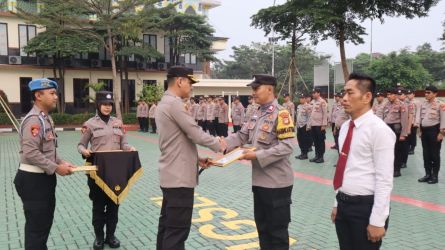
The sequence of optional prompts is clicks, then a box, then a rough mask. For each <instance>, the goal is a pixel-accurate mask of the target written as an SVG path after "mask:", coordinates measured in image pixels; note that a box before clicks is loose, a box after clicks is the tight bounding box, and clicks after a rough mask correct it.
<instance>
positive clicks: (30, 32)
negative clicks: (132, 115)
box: [0, 0, 224, 116]
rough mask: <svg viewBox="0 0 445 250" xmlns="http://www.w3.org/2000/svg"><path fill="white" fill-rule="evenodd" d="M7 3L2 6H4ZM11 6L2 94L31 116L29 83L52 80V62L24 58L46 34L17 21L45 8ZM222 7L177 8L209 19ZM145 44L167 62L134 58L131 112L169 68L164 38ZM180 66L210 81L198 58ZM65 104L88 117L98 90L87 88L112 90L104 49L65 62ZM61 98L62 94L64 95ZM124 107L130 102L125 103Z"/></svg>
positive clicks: (3, 41) (2, 44)
mask: <svg viewBox="0 0 445 250" xmlns="http://www.w3.org/2000/svg"><path fill="white" fill-rule="evenodd" d="M1 2H2V1H0V3H1ZM3 2H6V4H4V5H1V6H0V89H2V90H3V91H4V92H5V93H6V95H7V96H8V99H9V102H10V104H11V107H12V110H13V112H14V114H15V115H17V116H20V115H23V114H25V113H27V112H28V111H29V109H30V107H31V96H30V93H29V91H28V83H29V82H30V81H31V80H32V79H35V78H42V77H47V78H53V76H54V75H53V67H52V64H53V62H52V58H48V57H42V58H40V57H36V56H35V55H30V54H27V53H25V52H24V50H23V48H24V47H25V46H26V45H27V43H28V41H29V40H31V39H32V38H33V37H35V36H36V35H37V34H38V33H39V32H41V31H43V30H44V29H41V28H39V27H38V26H37V25H33V24H29V23H27V22H26V21H25V20H23V19H21V18H19V17H18V16H17V15H15V12H16V9H17V8H18V7H19V8H21V9H26V10H30V11H35V12H38V11H40V9H41V8H42V5H41V4H40V3H39V2H38V1H32V0H6V1H5V0H3ZM169 2H172V1H169V0H164V1H159V3H158V5H159V6H164V5H167V4H168V3H169ZM219 5H220V2H219V1H215V0H183V1H182V2H181V3H180V4H178V5H177V6H176V8H177V10H178V11H179V12H186V13H195V14H199V15H208V12H209V10H210V9H211V8H214V7H217V6H219ZM141 38H142V40H143V42H144V43H146V44H149V45H151V46H153V47H154V48H156V49H157V51H158V52H160V53H162V54H164V55H165V58H162V59H152V60H147V61H145V62H141V61H138V60H135V58H130V59H129V62H128V69H129V70H128V71H129V74H128V79H129V81H128V85H127V86H126V87H125V88H123V90H124V91H125V90H127V91H128V94H123V95H122V96H123V97H127V98H128V100H129V103H130V106H131V107H134V106H135V103H134V100H136V99H137V94H138V93H139V92H140V91H141V90H142V88H143V85H144V84H163V82H164V79H165V75H166V70H167V68H168V67H169V43H168V39H166V38H165V37H164V36H163V35H162V34H156V33H144V34H141ZM221 41H222V43H223V44H224V39H222V40H219V43H218V42H216V43H215V46H214V47H215V50H218V49H220V48H223V47H224V46H221ZM180 62H181V64H184V65H185V66H188V67H191V68H193V69H194V70H195V71H197V73H198V75H199V74H200V75H202V77H203V78H205V76H204V75H205V74H206V73H207V70H208V65H207V64H206V63H202V62H199V61H198V60H197V58H196V56H194V55H190V54H186V55H183V56H182V57H181V59H180ZM66 65H67V69H66V73H65V86H64V92H65V94H64V99H65V110H66V112H67V113H76V112H83V111H87V110H88V108H90V107H91V102H90V101H89V100H87V98H85V97H86V96H93V95H94V93H93V90H92V89H90V88H88V87H86V86H87V85H88V84H89V83H98V82H104V83H105V88H106V89H108V90H111V89H112V85H113V82H112V74H111V61H110V56H109V54H107V53H106V51H105V49H100V50H99V53H86V54H82V55H77V56H75V57H74V58H71V59H70V60H67V61H66ZM59 94H60V93H59ZM122 101H123V103H125V100H122Z"/></svg>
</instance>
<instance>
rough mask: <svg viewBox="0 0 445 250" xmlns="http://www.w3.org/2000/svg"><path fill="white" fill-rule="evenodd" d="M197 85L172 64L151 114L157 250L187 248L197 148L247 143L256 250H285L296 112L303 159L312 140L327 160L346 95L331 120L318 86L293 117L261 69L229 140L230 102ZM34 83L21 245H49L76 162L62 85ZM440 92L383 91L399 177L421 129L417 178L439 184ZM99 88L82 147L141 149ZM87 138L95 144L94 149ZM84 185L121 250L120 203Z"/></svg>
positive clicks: (444, 111) (98, 224) (24, 147)
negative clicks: (68, 153)
mask: <svg viewBox="0 0 445 250" xmlns="http://www.w3.org/2000/svg"><path fill="white" fill-rule="evenodd" d="M196 82H198V80H197V79H196V78H195V77H194V76H193V70H192V69H189V68H185V67H179V66H178V67H172V68H170V69H169V70H168V74H167V83H168V89H167V91H166V92H165V94H164V96H163V97H162V100H161V101H160V102H159V104H158V105H157V106H156V110H155V112H154V117H153V119H154V121H155V123H156V125H157V128H158V131H157V132H158V133H159V148H160V151H161V156H160V159H159V177H160V187H161V191H162V194H163V201H162V208H161V212H160V217H159V225H158V234H157V249H168V250H177V249H179V250H180V249H185V244H184V243H185V241H186V239H187V237H188V235H189V232H190V226H191V219H192V210H193V200H194V188H195V187H196V185H198V177H199V174H198V168H199V167H201V168H203V169H206V168H208V167H210V166H211V165H212V164H213V162H212V160H211V159H209V158H206V157H200V156H199V155H198V150H197V145H201V146H205V147H208V148H210V149H211V150H213V151H215V152H229V151H230V150H232V149H234V148H237V147H240V146H244V145H249V146H253V147H255V148H256V150H250V149H246V150H245V151H244V153H243V156H242V158H241V159H244V160H249V161H251V163H252V192H253V202H254V206H253V207H254V211H253V212H254V218H255V222H256V226H257V231H258V235H259V239H260V247H261V249H288V248H289V234H288V226H289V223H290V218H291V209H290V207H291V203H292V201H291V194H292V187H293V182H294V176H293V170H292V168H291V164H290V160H289V157H290V155H291V154H292V153H293V144H292V140H293V137H294V136H295V127H294V118H296V125H297V126H296V127H297V139H298V142H299V147H300V150H301V154H300V155H299V156H297V158H298V159H301V160H305V159H308V152H310V150H311V148H312V145H314V146H315V157H314V158H313V159H311V161H312V162H315V163H322V162H323V161H324V159H323V156H324V153H325V134H326V127H327V125H328V120H330V121H331V123H332V128H333V133H334V137H335V138H336V139H335V140H336V141H337V140H338V133H339V129H340V128H341V125H342V124H343V123H344V122H345V121H346V120H348V119H349V118H348V116H347V115H346V113H345V112H344V110H343V109H342V106H341V99H342V96H343V93H341V92H340V93H337V94H336V97H335V98H336V103H335V104H334V106H333V107H332V112H331V115H330V117H329V115H328V112H327V109H328V105H327V102H326V101H325V100H324V99H323V98H321V96H320V90H319V89H314V90H313V92H312V96H309V95H305V94H302V95H300V96H299V102H300V104H299V105H298V106H297V108H296V111H297V112H296V114H294V112H295V106H294V104H293V103H292V101H291V100H290V99H289V96H288V95H286V96H285V97H284V98H285V103H284V104H283V105H280V104H278V102H277V99H276V96H275V87H276V85H277V82H276V79H275V77H273V76H270V75H255V76H254V79H253V81H252V82H251V83H250V84H249V85H248V86H250V87H251V88H252V96H251V97H250V98H249V106H248V107H247V109H246V110H244V107H242V105H241V104H240V102H239V99H237V98H236V99H235V100H234V103H233V107H232V114H231V115H232V118H233V119H234V126H237V128H236V131H234V133H232V134H231V135H230V136H228V132H227V125H228V104H226V103H225V100H224V98H212V97H208V98H207V99H206V100H204V98H200V99H199V100H196V101H195V100H194V99H193V98H192V99H190V93H191V90H192V85H193V84H194V83H196ZM29 88H30V91H31V92H32V96H33V100H34V106H33V108H32V110H31V111H30V112H29V113H28V115H27V116H26V117H25V118H24V119H23V121H22V124H21V128H20V165H19V169H18V171H17V174H16V177H15V180H14V184H15V186H16V190H17V193H18V194H19V196H20V198H21V200H22V202H23V209H24V213H25V219H26V222H25V249H47V246H46V242H47V239H48V235H49V232H50V229H51V226H52V222H53V216H54V209H55V205H56V200H55V188H56V176H55V173H57V174H59V175H61V176H64V175H69V174H71V173H72V172H73V169H74V166H73V164H71V163H69V162H66V161H63V160H62V159H60V158H59V157H58V155H57V152H56V148H57V134H56V132H55V130H54V123H53V121H52V119H51V117H50V115H49V112H50V111H51V110H53V109H54V108H55V107H56V103H57V88H58V86H57V83H56V82H54V81H51V80H48V79H37V80H33V81H31V82H30V84H29ZM437 93H438V90H437V88H436V87H434V86H429V87H427V88H426V89H425V99H426V100H425V101H423V102H416V100H415V99H414V96H413V93H412V92H411V91H405V90H403V89H400V88H398V89H397V88H395V89H391V90H389V91H388V92H387V93H386V98H387V101H385V100H384V98H385V95H384V94H383V93H377V97H376V98H377V102H376V103H375V105H374V107H373V110H374V112H375V113H376V114H377V115H378V116H379V117H381V118H382V119H383V120H384V121H385V122H386V123H387V124H388V126H389V127H391V129H392V130H393V131H394V133H395V134H396V135H397V138H398V140H397V144H396V150H395V152H394V154H395V155H396V157H395V159H396V160H395V161H394V176H400V169H401V168H403V167H406V159H407V155H409V154H412V153H413V152H414V148H415V146H416V136H415V135H416V132H417V130H419V132H420V134H421V141H422V146H423V158H424V168H425V176H424V177H422V178H420V179H419V180H418V181H419V182H427V183H430V184H434V183H437V182H438V173H439V168H440V147H441V142H442V140H443V136H444V135H445V104H444V103H441V102H440V101H439V100H437V98H436V96H437ZM97 94H98V96H97V97H98V99H97V106H96V108H97V115H96V116H95V117H93V118H91V119H90V120H89V121H87V122H86V123H85V124H84V127H83V128H82V136H81V140H80V142H79V145H78V151H79V153H81V154H82V155H83V156H85V157H88V156H89V155H90V154H91V153H92V152H94V151H99V150H113V149H120V150H135V148H134V147H132V146H130V145H128V143H127V142H126V139H125V132H124V131H123V128H122V121H120V120H118V119H116V118H114V117H112V116H110V113H111V110H112V105H113V101H112V93H110V92H103V93H100V92H98V93H97ZM311 97H312V100H311ZM189 101H190V103H189ZM294 116H295V117H294ZM144 128H145V127H144ZM206 131H208V133H207V132H206ZM88 144H90V145H91V146H90V147H89V148H88ZM88 184H89V186H90V198H91V200H92V201H93V218H92V224H93V227H94V232H95V234H96V238H95V241H94V245H93V248H94V249H103V247H104V244H108V245H109V246H110V247H112V248H116V247H119V246H120V241H119V240H118V239H117V238H116V237H115V235H114V233H115V230H116V226H117V220H118V219H117V218H118V215H117V211H118V206H116V205H115V204H113V203H110V201H109V198H108V197H106V196H105V195H104V194H103V193H102V191H101V190H100V189H97V187H95V185H94V183H92V181H91V180H90V179H88ZM104 227H105V228H106V233H104Z"/></svg>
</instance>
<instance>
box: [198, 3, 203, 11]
mask: <svg viewBox="0 0 445 250" xmlns="http://www.w3.org/2000/svg"><path fill="white" fill-rule="evenodd" d="M198 11H202V3H200V4H199V5H198Z"/></svg>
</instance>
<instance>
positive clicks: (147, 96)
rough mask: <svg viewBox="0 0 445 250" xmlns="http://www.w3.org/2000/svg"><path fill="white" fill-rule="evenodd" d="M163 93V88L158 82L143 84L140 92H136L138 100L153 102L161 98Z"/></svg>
mask: <svg viewBox="0 0 445 250" xmlns="http://www.w3.org/2000/svg"><path fill="white" fill-rule="evenodd" d="M163 94H164V88H162V87H161V86H159V85H158V84H145V85H144V87H143V88H142V92H141V93H140V94H138V97H139V99H140V100H144V101H145V102H147V103H153V102H157V101H159V100H161V97H162V95H163Z"/></svg>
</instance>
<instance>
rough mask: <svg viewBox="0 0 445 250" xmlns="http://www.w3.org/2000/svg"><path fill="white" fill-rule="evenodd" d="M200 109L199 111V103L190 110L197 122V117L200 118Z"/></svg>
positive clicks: (194, 104)
mask: <svg viewBox="0 0 445 250" xmlns="http://www.w3.org/2000/svg"><path fill="white" fill-rule="evenodd" d="M198 109H199V104H198V103H193V104H192V107H191V108H190V113H191V114H192V117H193V119H195V120H197V119H196V118H197V116H198Z"/></svg>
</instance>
